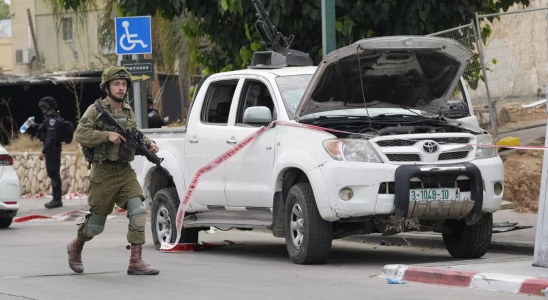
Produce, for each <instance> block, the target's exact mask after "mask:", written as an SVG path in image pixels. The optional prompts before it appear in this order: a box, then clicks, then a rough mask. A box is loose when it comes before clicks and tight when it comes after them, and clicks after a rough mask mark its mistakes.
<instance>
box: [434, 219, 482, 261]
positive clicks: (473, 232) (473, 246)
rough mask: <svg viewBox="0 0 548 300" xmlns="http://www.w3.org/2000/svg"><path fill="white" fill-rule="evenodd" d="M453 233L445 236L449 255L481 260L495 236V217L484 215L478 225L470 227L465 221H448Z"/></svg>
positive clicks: (444, 240) (444, 239)
mask: <svg viewBox="0 0 548 300" xmlns="http://www.w3.org/2000/svg"><path fill="white" fill-rule="evenodd" d="M446 222H447V223H446V225H448V226H449V227H450V228H451V229H452V233H444V234H443V242H444V243H445V248H446V249H447V251H449V254H451V256H453V257H455V258H480V257H482V256H484V255H485V253H487V250H488V249H489V245H491V236H492V234H493V215H492V214H484V215H483V216H482V217H481V219H480V220H479V221H478V223H476V224H474V225H472V226H468V225H466V223H465V221H464V219H461V220H447V221H446Z"/></svg>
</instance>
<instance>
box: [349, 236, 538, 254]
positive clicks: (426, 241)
mask: <svg viewBox="0 0 548 300" xmlns="http://www.w3.org/2000/svg"><path fill="white" fill-rule="evenodd" d="M342 240H345V241H350V242H358V243H368V244H375V245H380V243H381V241H383V240H384V241H388V242H391V243H393V244H394V245H397V244H402V245H406V242H405V240H407V241H408V242H409V243H410V244H411V246H414V247H427V248H431V249H434V248H436V249H437V248H439V249H445V244H444V243H443V238H442V237H441V236H416V235H407V234H406V235H405V240H404V239H403V237H402V236H391V237H385V236H379V235H358V236H350V237H345V238H343V239H342ZM391 247H392V246H391ZM489 251H494V252H503V253H512V254H528V255H533V254H534V251H535V245H534V244H529V243H523V242H500V241H492V242H491V245H490V246H489Z"/></svg>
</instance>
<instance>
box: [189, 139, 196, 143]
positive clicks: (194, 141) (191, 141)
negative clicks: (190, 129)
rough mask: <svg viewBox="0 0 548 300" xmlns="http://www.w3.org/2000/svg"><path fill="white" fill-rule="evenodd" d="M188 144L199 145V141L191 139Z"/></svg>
mask: <svg viewBox="0 0 548 300" xmlns="http://www.w3.org/2000/svg"><path fill="white" fill-rule="evenodd" d="M188 142H189V143H191V144H197V143H198V139H189V140H188Z"/></svg>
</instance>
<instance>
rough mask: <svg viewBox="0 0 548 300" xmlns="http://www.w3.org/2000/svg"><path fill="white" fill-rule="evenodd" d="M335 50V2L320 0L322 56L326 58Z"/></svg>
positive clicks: (333, 0) (332, 0)
mask: <svg viewBox="0 0 548 300" xmlns="http://www.w3.org/2000/svg"><path fill="white" fill-rule="evenodd" d="M336 48H337V39H336V36H335V0H322V56H326V55H327V54H329V53H330V52H332V51H334V50H335V49H336Z"/></svg>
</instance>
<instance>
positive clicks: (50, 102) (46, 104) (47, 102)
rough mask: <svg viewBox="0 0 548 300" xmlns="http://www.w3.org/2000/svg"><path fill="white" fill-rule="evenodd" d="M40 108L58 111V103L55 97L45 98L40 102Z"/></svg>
mask: <svg viewBox="0 0 548 300" xmlns="http://www.w3.org/2000/svg"><path fill="white" fill-rule="evenodd" d="M38 106H39V107H40V108H42V109H46V110H50V109H52V108H53V109H57V102H56V101H55V99H53V97H44V98H42V99H40V101H39V102H38Z"/></svg>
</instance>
